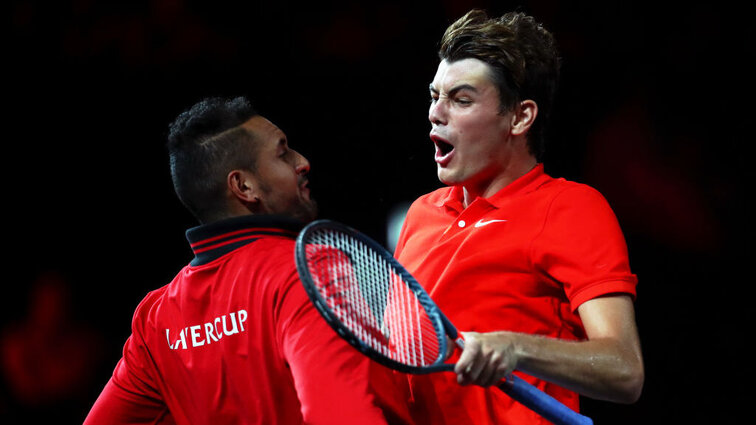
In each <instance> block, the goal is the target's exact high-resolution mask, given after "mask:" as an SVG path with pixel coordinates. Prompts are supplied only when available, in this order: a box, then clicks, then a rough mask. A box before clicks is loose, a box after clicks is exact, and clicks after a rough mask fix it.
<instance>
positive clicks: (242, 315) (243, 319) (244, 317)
mask: <svg viewBox="0 0 756 425" xmlns="http://www.w3.org/2000/svg"><path fill="white" fill-rule="evenodd" d="M246 321H247V310H239V329H240V330H241V332H244V322H246Z"/></svg>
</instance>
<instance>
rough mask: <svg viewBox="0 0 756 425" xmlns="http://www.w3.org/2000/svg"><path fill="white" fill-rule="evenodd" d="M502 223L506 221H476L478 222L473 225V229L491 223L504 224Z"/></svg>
mask: <svg viewBox="0 0 756 425" xmlns="http://www.w3.org/2000/svg"><path fill="white" fill-rule="evenodd" d="M504 221H507V220H488V221H483V220H478V222H477V223H475V227H483V226H486V225H489V224H491V223H498V222H504Z"/></svg>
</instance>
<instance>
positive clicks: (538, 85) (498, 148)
mask: <svg viewBox="0 0 756 425" xmlns="http://www.w3.org/2000/svg"><path fill="white" fill-rule="evenodd" d="M439 57H440V64H439V66H438V70H437V73H436V75H435V77H434V79H433V82H432V83H431V84H430V95H431V105H430V110H429V114H428V119H429V120H430V122H431V132H430V138H431V140H432V141H433V143H434V144H435V147H436V153H435V161H436V163H437V172H438V178H439V179H440V181H441V182H442V183H444V184H445V185H446V186H447V187H444V188H441V189H438V190H436V191H434V192H432V193H429V194H427V195H424V196H422V197H420V198H419V199H418V200H416V201H415V202H414V203H413V205H412V206H411V208H410V210H409V211H408V214H407V217H406V220H405V223H404V227H403V229H402V232H401V235H400V238H399V241H398V244H397V248H396V250H395V255H396V257H397V259H398V260H399V261H400V263H402V264H403V265H404V266H405V267H406V268H407V269H408V270H409V271H410V273H412V274H413V275H414V276H415V277H416V278H417V280H418V281H419V282H420V283H421V284H422V285H424V286H425V287H426V289H427V290H428V292H429V293H430V296H431V298H433V299H434V300H435V301H436V303H437V304H438V305H439V307H440V309H441V310H442V311H444V313H445V314H446V315H447V316H448V317H449V319H450V320H451V321H452V322H453V323H454V324H455V325H456V326H457V327H458V329H460V330H463V331H464V330H467V331H469V332H463V335H464V337H465V339H466V346H465V349H464V351H463V352H462V354H461V355H460V356H459V358H456V359H454V360H456V367H455V372H456V373H457V374H456V376H455V375H453V374H430V375H421V376H409V377H408V381H409V386H410V389H411V392H410V393H409V394H411V400H410V401H411V409H412V411H413V414H414V417H415V419H417V422H418V423H429V424H462V423H465V424H468V423H474V424H478V425H482V424H534V423H544V422H545V420H544V419H542V418H540V417H539V416H538V415H536V414H535V413H533V412H532V411H530V410H529V409H527V408H526V407H524V406H522V405H520V404H518V403H516V402H514V401H512V400H511V399H509V398H508V397H507V396H506V395H504V394H503V393H502V392H501V391H499V390H497V389H496V388H486V387H487V386H490V385H493V384H495V383H496V382H498V381H499V380H500V379H502V378H504V377H505V376H506V375H507V374H509V373H511V372H512V371H513V370H517V372H515V373H517V374H518V375H520V376H521V377H522V378H524V379H526V380H527V381H529V382H530V383H532V384H534V385H535V386H537V387H538V388H540V389H541V390H543V391H545V392H547V393H549V394H551V395H552V396H553V397H555V398H556V399H558V400H560V401H561V402H563V403H564V404H566V405H568V406H569V407H571V408H572V409H575V410H578V408H579V405H578V401H579V400H578V394H582V395H585V396H588V397H592V398H596V399H602V400H609V401H614V402H620V403H632V402H634V401H635V400H637V399H638V397H639V396H640V391H641V388H642V385H643V381H644V369H643V361H642V356H641V350H640V343H639V337H638V333H637V329H636V324H635V313H634V298H635V295H636V284H637V278H636V276H635V275H634V274H632V273H631V271H630V267H629V262H628V256H627V246H626V243H625V240H624V237H623V235H622V232H621V230H620V227H619V225H618V222H617V220H616V218H615V215H614V213H613V212H612V210H611V208H610V207H609V205H608V203H607V202H606V200H605V199H604V198H603V197H602V196H601V195H600V194H599V193H598V192H597V191H596V190H594V189H592V188H590V187H588V186H586V185H583V184H578V183H575V182H570V181H566V180H564V179H561V178H553V177H550V176H549V175H547V174H545V173H544V168H543V164H542V162H541V161H542V155H543V151H544V143H543V140H544V129H545V126H546V124H547V121H548V118H549V114H550V111H551V109H552V104H553V99H554V94H555V91H556V86H557V80H558V76H559V58H558V54H557V49H556V47H555V42H554V39H553V37H552V35H551V34H550V33H549V32H548V31H547V30H546V29H544V28H543V26H542V25H540V24H539V23H537V22H536V21H535V20H534V19H533V18H532V17H530V16H527V15H525V14H522V13H507V14H505V15H503V16H501V17H499V18H493V19H491V18H489V17H488V16H487V15H486V14H485V13H484V12H483V11H479V10H473V11H471V12H469V13H468V14H466V15H465V16H463V17H462V18H460V19H459V20H458V21H456V22H454V23H453V24H452V25H450V26H449V27H448V28H447V30H446V32H445V34H444V36H443V39H442V41H441V47H440V52H439ZM460 384H462V385H460ZM470 384H475V385H470Z"/></svg>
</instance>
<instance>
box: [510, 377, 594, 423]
mask: <svg viewBox="0 0 756 425" xmlns="http://www.w3.org/2000/svg"><path fill="white" fill-rule="evenodd" d="M498 387H499V389H500V390H502V391H504V392H505V393H507V395H508V396H510V397H512V399H514V400H516V401H518V402H519V403H521V404H522V405H524V406H525V407H528V408H529V409H531V410H532V411H534V412H536V413H538V414H539V415H541V416H543V417H544V418H546V419H547V420H549V421H551V422H553V423H554V424H556V425H592V424H593V420H591V418H589V417H587V416H583V415H581V414H579V413H577V412H575V411H574V410H572V409H570V408H569V407H567V406H565V405H564V404H562V403H560V402H559V401H557V400H556V399H555V398H553V397H551V396H550V395H548V394H546V393H545V392H543V391H541V390H539V389H538V388H536V387H534V386H532V385H530V384H529V383H527V382H526V381H524V380H523V379H522V378H519V377H518V376H516V375H510V376H508V377H507V379H506V380H502V381H501V382H500V383H499V384H498Z"/></svg>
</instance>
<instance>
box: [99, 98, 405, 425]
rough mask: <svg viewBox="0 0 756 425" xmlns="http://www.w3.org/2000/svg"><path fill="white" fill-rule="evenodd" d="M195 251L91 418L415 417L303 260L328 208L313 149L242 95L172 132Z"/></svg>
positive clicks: (159, 296) (191, 116)
mask: <svg viewBox="0 0 756 425" xmlns="http://www.w3.org/2000/svg"><path fill="white" fill-rule="evenodd" d="M169 151H170V159H171V172H172V176H173V182H174V186H175V188H176V192H177V194H178V196H179V198H180V199H181V201H182V202H183V203H184V205H186V207H187V208H188V209H189V210H190V211H191V212H192V213H193V214H194V215H195V216H196V217H197V218H198V219H199V220H200V222H201V223H203V224H202V225H200V226H198V227H195V228H192V229H190V230H188V231H187V239H188V240H189V243H190V245H191V248H192V250H193V252H194V259H193V260H192V261H191V263H189V264H188V265H187V266H186V267H184V268H183V269H182V270H181V271H180V272H179V274H178V275H177V276H176V277H175V278H174V279H173V281H172V282H171V283H170V284H168V285H166V286H164V287H162V288H160V289H158V290H155V291H153V292H151V293H149V294H148V295H147V296H146V297H145V298H144V300H143V301H142V302H141V304H140V305H139V307H138V308H137V310H136V313H135V314H134V318H133V323H132V334H131V336H130V337H129V339H128V340H127V341H126V344H125V346H124V349H123V357H122V358H121V360H120V361H119V362H118V365H117V366H116V368H115V371H114V373H113V376H112V378H111V379H110V381H109V382H108V383H107V385H106V386H105V389H104V390H103V391H102V393H101V394H100V396H99V398H98V400H97V401H96V403H95V404H94V406H93V407H92V409H91V411H90V413H89V415H88V417H87V418H86V421H85V424H86V425H96V424H157V423H177V424H187V425H188V424H193V425H203V424H205V425H223V424H260V425H263V424H265V425H269V424H282V425H284V424H286V425H288V424H297V425H299V424H303V423H307V424H323V425H332V424H386V423H402V422H401V420H400V419H399V417H398V416H397V415H398V413H397V412H399V411H400V410H401V409H402V405H401V404H394V405H393V406H392V407H391V408H389V407H388V406H389V405H390V402H389V399H390V397H391V395H390V394H388V395H387V397H388V398H381V397H379V396H378V395H377V394H376V393H375V392H374V391H373V390H372V389H371V386H370V382H369V379H368V378H369V375H368V374H369V373H372V372H369V370H370V364H369V360H368V359H367V357H364V356H363V355H361V354H360V353H359V352H358V351H357V350H355V349H354V348H352V347H351V346H349V345H348V344H347V343H346V342H344V341H343V340H342V339H341V338H340V337H339V336H338V335H337V334H336V333H335V332H334V331H333V330H332V329H331V328H330V326H329V325H328V324H327V323H326V322H325V321H324V320H323V319H322V318H321V317H320V315H319V314H318V313H317V311H316V310H315V309H314V308H313V306H312V304H311V302H310V300H309V299H308V297H307V295H306V294H305V292H304V289H303V287H302V284H301V282H300V281H299V278H298V275H297V271H296V266H295V264H294V245H295V238H296V236H297V234H298V232H299V230H300V229H301V227H302V226H303V224H304V223H306V222H308V221H310V220H312V219H313V218H314V217H315V215H316V205H315V202H314V201H313V200H312V199H311V198H310V194H309V189H308V187H307V178H306V174H307V173H308V171H309V168H310V166H309V163H308V162H307V159H305V158H304V157H303V156H301V155H300V154H299V153H297V152H296V151H294V150H292V149H291V148H289V146H288V144H287V141H286V136H285V135H284V133H283V132H282V131H281V130H280V129H278V128H277V127H276V126H275V125H273V124H272V123H271V122H270V121H268V120H266V119H265V118H263V117H262V116H260V115H257V114H256V113H255V112H254V110H252V108H251V106H250V105H249V102H248V101H246V100H245V99H243V98H236V99H228V100H225V99H206V100H204V101H202V102H200V103H198V104H196V105H195V106H194V107H193V108H191V109H190V110H189V111H187V112H185V113H183V114H182V115H180V116H179V117H178V118H177V120H176V121H175V122H174V123H173V124H172V126H171V134H170V136H169Z"/></svg>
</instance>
